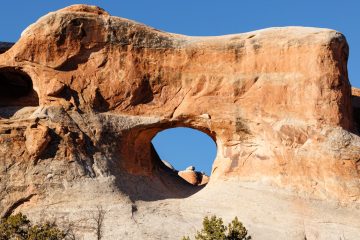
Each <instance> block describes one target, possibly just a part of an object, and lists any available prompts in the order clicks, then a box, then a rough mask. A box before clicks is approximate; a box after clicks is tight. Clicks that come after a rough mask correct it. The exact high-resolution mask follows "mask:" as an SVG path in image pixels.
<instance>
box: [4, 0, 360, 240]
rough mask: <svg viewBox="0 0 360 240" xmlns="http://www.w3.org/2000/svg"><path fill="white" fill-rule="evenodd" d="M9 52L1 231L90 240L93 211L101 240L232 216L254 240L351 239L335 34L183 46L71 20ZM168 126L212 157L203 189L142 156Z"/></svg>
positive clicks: (289, 32) (51, 24)
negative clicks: (213, 149) (204, 146)
mask: <svg viewBox="0 0 360 240" xmlns="http://www.w3.org/2000/svg"><path fill="white" fill-rule="evenodd" d="M10 47H11V44H8V45H6V46H5V47H3V44H0V52H3V53H2V54H1V55H0V118H1V120H0V163H1V164H0V213H1V216H2V217H4V216H7V215H9V214H11V213H13V212H20V211H21V212H24V213H25V214H27V215H28V216H29V218H30V219H32V220H34V221H40V220H41V219H56V221H57V222H58V223H60V224H64V225H66V224H68V223H72V224H73V227H74V230H75V231H76V233H77V234H78V236H79V237H80V238H84V239H96V235H95V230H94V227H95V223H94V222H93V220H92V219H93V216H94V212H95V213H96V209H98V207H99V206H102V208H103V209H105V210H106V215H105V221H104V226H103V230H104V239H120V238H121V239H180V238H181V236H183V235H189V234H190V235H191V234H193V233H195V231H196V229H198V228H200V225H201V222H202V219H203V217H204V216H206V215H210V214H216V215H218V216H219V217H223V218H224V220H225V221H228V220H230V219H233V218H234V216H238V217H239V219H240V220H241V221H242V222H243V223H244V224H245V226H246V227H247V228H248V229H249V232H250V234H251V235H252V236H253V239H260V240H261V239H299V240H303V239H307V240H310V239H327V240H328V239H360V222H359V217H360V210H359V206H360V205H359V196H360V183H359V169H360V167H359V160H360V138H359V132H358V127H359V125H360V124H359V122H360V121H359V109H360V107H359V106H360V104H359V90H357V89H354V88H353V90H352V89H351V86H350V84H349V81H348V75H347V58H348V45H347V42H346V40H345V37H344V36H343V35H342V34H341V33H338V32H336V31H334V30H329V29H318V28H305V27H284V28H270V29H264V30H259V31H254V32H249V33H243V34H235V35H227V36H218V37H189V36H184V35H178V34H171V33H166V32H161V31H158V30H156V29H153V28H150V27H147V26H145V25H142V24H139V23H136V22H133V21H130V20H127V19H123V18H118V17H112V16H110V15H109V14H108V13H107V12H105V11H104V10H102V9H100V8H97V7H91V6H85V5H75V6H71V7H68V8H65V9H62V10H59V11H57V12H53V13H50V14H48V15H46V16H44V17H42V18H41V19H39V20H38V21H37V22H36V23H34V24H33V25H31V26H29V27H28V28H27V29H26V30H25V31H24V32H23V34H22V36H21V38H20V39H19V41H18V42H17V43H16V44H15V45H14V46H12V47H11V48H10ZM9 48H10V49H9ZM352 92H353V93H352ZM177 126H185V127H191V128H195V129H198V130H201V131H203V132H205V133H207V134H208V135H209V136H211V137H212V138H213V139H214V140H215V141H216V144H217V148H218V152H217V157H216V160H215V162H214V164H213V168H212V174H211V178H210V181H209V183H208V184H207V185H206V186H204V185H203V186H193V185H190V184H188V183H187V182H186V181H184V180H183V179H182V178H180V177H179V176H178V174H177V173H176V171H173V170H171V169H169V168H168V167H166V166H165V165H164V163H163V162H162V161H161V160H160V158H159V156H158V155H157V153H156V151H155V150H154V148H153V147H152V145H151V139H152V138H153V137H154V136H155V135H156V133H158V132H159V131H161V130H164V129H167V128H171V127H177Z"/></svg>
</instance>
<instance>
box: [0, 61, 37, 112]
mask: <svg viewBox="0 0 360 240" xmlns="http://www.w3.org/2000/svg"><path fill="white" fill-rule="evenodd" d="M31 106H39V97H38V94H37V93H36V91H35V90H34V89H33V83H32V79H31V78H30V76H29V75H28V74H27V73H25V72H24V71H22V70H20V69H17V68H13V67H6V68H1V69H0V117H3V118H10V117H12V116H13V115H14V114H15V113H16V112H18V111H19V110H20V109H22V108H24V107H31Z"/></svg>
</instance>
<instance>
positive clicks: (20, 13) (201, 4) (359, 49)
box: [0, 0, 360, 172]
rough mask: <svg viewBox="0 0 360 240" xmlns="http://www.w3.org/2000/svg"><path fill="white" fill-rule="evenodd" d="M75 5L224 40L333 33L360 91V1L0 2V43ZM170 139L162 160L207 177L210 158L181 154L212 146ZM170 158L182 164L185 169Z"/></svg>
mask: <svg viewBox="0 0 360 240" xmlns="http://www.w3.org/2000/svg"><path fill="white" fill-rule="evenodd" d="M75 3H85V4H91V5H98V6H100V7H102V8H104V9H105V10H107V11H108V12H109V13H110V14H112V15H116V16H121V17H125V18H129V19H133V20H136V21H138V22H142V23H145V24H147V25H150V26H152V27H155V28H158V29H161V30H164V31H168V32H175V33H181V34H187V35H199V36H201V35H222V34H230V33H241V32H247V31H252V30H256V29H261V28H266V27H275V26H311V27H323V28H331V29H335V30H338V31H340V32H342V33H343V34H344V35H345V36H346V38H347V40H348V43H349V45H350V58H349V65H348V68H349V77H350V82H351V84H352V85H353V86H357V87H360V64H359V63H360V27H359V23H360V0H344V1H339V0H336V1H335V0H296V1H295V0H293V1H291V0H224V1H219V0H216V1H215V0H141V1H136V0H126V1H122V0H97V1H95V0H93V1H85V0H84V1H77V0H44V1H29V0H10V1H3V2H2V3H1V8H2V11H1V14H0V24H1V25H0V26H1V34H0V41H16V40H17V39H18V38H19V36H20V33H21V32H22V30H23V29H25V28H26V26H28V25H29V24H31V23H33V22H34V21H36V20H37V19H38V18H39V17H40V16H42V15H44V14H46V13H48V12H49V11H54V10H56V9H59V8H62V7H65V6H67V5H71V4H75ZM174 134H175V135H171V134H170V133H169V134H165V133H164V134H161V135H160V136H159V137H162V138H164V140H161V142H163V144H161V148H158V149H157V150H158V152H159V153H160V155H162V156H161V157H163V158H165V159H168V160H169V161H170V162H172V163H173V164H174V165H175V166H176V167H179V168H182V167H183V165H184V166H186V165H190V164H195V165H196V166H198V169H204V170H206V171H207V172H209V171H208V169H209V163H212V161H213V159H200V160H199V159H196V158H195V159H194V160H189V161H187V159H189V157H188V156H186V155H184V154H185V153H190V154H193V155H196V156H198V154H200V156H201V154H203V155H202V156H210V155H211V154H208V151H209V150H208V149H211V144H210V143H209V142H203V141H202V140H201V139H203V138H201V137H200V138H199V137H198V136H197V134H194V133H187V132H186V134H185V136H184V133H183V132H182V131H181V130H176V131H175V133H174ZM162 135H163V136H162ZM170 135H171V136H170ZM177 136H178V137H177ZM180 136H181V137H180ZM184 137H189V138H190V139H198V141H197V142H198V144H199V145H198V147H196V148H194V149H192V150H189V151H184V150H183V149H182V148H179V149H174V148H172V147H170V146H169V144H170V140H172V139H173V138H176V139H178V142H177V145H182V144H185V143H186V142H188V141H189V140H185V143H181V140H182V139H184ZM193 144H195V143H193ZM166 149H168V150H166ZM171 159H174V160H176V159H183V160H182V163H183V164H182V165H180V164H178V163H177V162H175V161H172V160H171ZM192 161H196V162H192ZM185 162H186V163H185Z"/></svg>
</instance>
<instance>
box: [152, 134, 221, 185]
mask: <svg viewBox="0 0 360 240" xmlns="http://www.w3.org/2000/svg"><path fill="white" fill-rule="evenodd" d="M151 143H152V145H153V147H154V150H155V151H156V153H157V154H158V156H159V158H160V159H161V161H162V163H163V164H164V165H165V166H166V167H168V168H169V169H171V170H172V171H174V172H175V173H177V175H178V176H180V177H181V178H183V179H184V180H185V181H187V182H188V183H190V184H192V185H196V186H198V185H205V184H206V183H207V182H208V181H209V179H210V175H211V170H212V165H213V162H214V160H215V158H216V153H217V146H216V143H215V141H214V140H213V139H212V137H210V136H209V135H208V134H206V133H204V132H202V131H199V130H196V129H193V128H188V127H175V128H168V129H165V130H162V131H160V132H158V133H157V134H156V135H155V136H154V137H153V138H152V140H151Z"/></svg>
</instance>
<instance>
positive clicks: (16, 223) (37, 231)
mask: <svg viewBox="0 0 360 240" xmlns="http://www.w3.org/2000/svg"><path fill="white" fill-rule="evenodd" d="M70 235H71V234H70V232H69V231H63V230H60V229H59V228H58V227H57V226H56V224H55V223H50V222H46V223H44V224H38V225H32V224H31V222H30V221H29V220H28V219H27V217H26V216H25V215H23V214H21V213H18V214H16V215H12V216H9V217H8V218H5V219H2V220H1V222H0V240H12V239H17V240H64V239H73V236H72V235H71V236H70Z"/></svg>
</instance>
